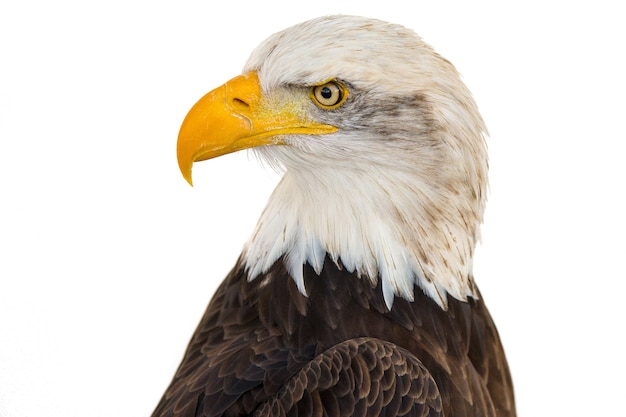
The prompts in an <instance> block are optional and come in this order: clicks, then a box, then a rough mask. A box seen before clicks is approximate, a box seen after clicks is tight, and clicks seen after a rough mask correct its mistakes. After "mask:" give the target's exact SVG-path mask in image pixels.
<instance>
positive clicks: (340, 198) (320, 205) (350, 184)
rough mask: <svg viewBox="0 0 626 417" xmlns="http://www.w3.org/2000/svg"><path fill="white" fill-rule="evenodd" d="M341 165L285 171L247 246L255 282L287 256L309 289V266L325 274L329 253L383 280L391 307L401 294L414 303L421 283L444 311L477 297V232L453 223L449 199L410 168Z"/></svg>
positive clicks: (246, 255)
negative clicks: (451, 304)
mask: <svg viewBox="0 0 626 417" xmlns="http://www.w3.org/2000/svg"><path fill="white" fill-rule="evenodd" d="M337 170H338V168H337V167H336V166H335V167H334V168H333V169H332V170H324V169H318V170H317V171H315V172H313V173H312V172H308V173H304V174H303V173H301V172H300V171H296V172H290V171H287V172H286V174H285V176H284V177H283V179H282V180H281V182H280V183H279V185H278V186H277V188H276V190H275V191H274V193H273V194H272V196H271V197H270V199H269V201H268V205H267V207H266V208H265V210H264V212H263V213H262V215H261V218H260V219H259V222H258V224H257V227H256V229H255V231H254V233H253V235H252V237H251V238H250V240H249V242H248V243H247V245H246V247H245V248H244V253H243V255H244V261H245V265H246V269H247V272H248V278H249V279H250V280H252V279H255V278H256V277H257V276H259V275H260V274H263V273H265V272H267V271H268V270H269V268H270V267H271V266H272V265H273V264H274V262H275V261H276V260H278V259H279V258H281V257H282V258H283V260H284V262H285V265H286V268H287V270H288V271H289V274H290V276H291V278H292V279H293V281H294V282H295V283H296V285H297V287H298V289H299V291H300V292H301V293H302V294H303V295H307V290H306V288H305V284H304V278H303V272H302V271H303V267H304V265H305V264H308V265H310V266H311V267H312V268H313V270H314V271H315V272H316V273H318V274H319V273H321V270H322V268H323V264H324V259H325V258H326V257H327V256H328V257H329V258H330V259H331V260H332V261H333V262H335V264H337V265H339V264H341V267H342V268H345V269H346V270H347V271H349V272H354V273H355V274H356V275H357V276H359V277H366V278H368V279H369V280H371V282H372V283H373V284H376V283H377V282H378V280H381V284H382V285H381V287H382V293H383V296H384V300H385V303H386V304H387V307H388V308H389V309H391V308H392V305H393V301H394V297H396V296H400V297H402V298H404V299H406V300H408V301H413V300H414V287H415V286H419V287H420V288H421V289H422V290H423V291H424V293H425V294H426V295H428V296H429V297H430V298H432V299H433V300H434V301H435V302H437V304H439V306H440V307H442V308H443V309H446V308H447V305H448V295H452V296H453V297H454V298H456V299H459V300H465V299H466V298H467V296H476V290H475V288H474V284H473V280H472V277H471V264H472V253H473V248H474V245H475V240H476V236H475V230H474V229H472V230H467V228H466V227H464V225H466V224H467V222H462V223H461V224H455V223H454V220H455V219H457V218H459V216H458V214H457V213H449V212H448V211H449V210H448V211H447V210H443V209H442V208H441V207H440V205H441V206H444V207H445V206H446V204H447V202H446V201H445V199H443V198H439V197H440V196H438V193H436V192H431V191H432V190H427V189H425V188H424V187H425V186H426V185H425V184H421V183H418V182H419V178H417V177H413V176H411V175H410V174H407V173H406V172H400V171H398V172H396V173H395V174H393V172H394V171H393V170H391V171H390V170H389V169H384V170H376V169H375V168H370V170H368V171H367V172H354V171H352V172H337ZM329 173H330V174H329ZM420 190H421V191H420ZM425 202H428V205H426V204H425ZM461 217H463V216H462V215H461ZM451 220H452V221H451ZM426 254H428V255H426Z"/></svg>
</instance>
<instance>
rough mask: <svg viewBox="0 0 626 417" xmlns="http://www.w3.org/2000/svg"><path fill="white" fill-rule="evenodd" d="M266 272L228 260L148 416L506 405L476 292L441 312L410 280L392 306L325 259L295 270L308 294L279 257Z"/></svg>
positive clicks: (461, 411)
mask: <svg viewBox="0 0 626 417" xmlns="http://www.w3.org/2000/svg"><path fill="white" fill-rule="evenodd" d="M266 274H267V275H266V276H264V277H263V278H262V279H257V280H253V281H248V280H247V277H246V273H245V271H244V266H243V262H241V261H240V262H239V263H238V264H237V266H236V267H235V268H234V269H233V271H232V272H231V273H230V275H229V276H228V277H227V278H226V280H225V281H224V283H223V284H222V285H221V286H220V288H219V289H218V291H217V293H216V294H215V296H214V298H213V300H212V301H211V303H210V304H209V307H208V309H207V311H206V313H205V315H204V317H203V319H202V321H201V322H200V324H199V326H198V328H197V330H196V332H195V334H194V336H193V338H192V340H191V342H190V344H189V347H188V349H187V352H186V354H185V357H184V359H183V361H182V363H181V365H180V367H179V369H178V371H177V372H176V375H175V376H174V379H173V381H172V383H171V385H170V387H169V388H168V389H167V391H166V392H165V394H164V395H163V398H162V399H161V402H160V403H159V405H158V406H157V408H156V410H155V412H154V414H153V417H172V416H180V417H187V416H203V417H217V416H242V415H252V414H255V415H257V416H266V415H273V416H274V415H276V416H279V415H289V416H295V415H298V416H303V415H306V416H313V415H331V416H340V415H341V416H344V415H345V416H347V415H350V416H354V417H362V416H374V415H390V416H396V415H411V416H422V415H424V416H439V415H445V416H483V417H487V416H500V417H508V416H514V415H515V411H514V399H513V394H512V388H511V379H510V375H509V372H508V367H507V363H506V359H505V356H504V352H503V350H502V346H501V344H500V340H499V338H498V333H497V330H496V328H495V326H494V324H493V322H492V320H491V317H490V316H489V313H488V312H487V309H486V308H485V305H484V303H483V302H482V301H481V300H478V299H473V298H470V299H469V300H468V301H467V302H462V301H458V300H455V299H452V300H450V304H449V305H448V310H447V311H444V310H442V309H441V308H440V307H439V306H438V305H437V303H435V302H434V301H433V300H432V299H430V298H429V297H428V296H426V295H425V294H424V293H423V292H422V291H421V290H420V289H419V288H416V289H415V292H414V302H409V301H407V300H404V299H400V300H397V302H396V303H395V304H394V306H393V309H392V310H391V311H390V310H389V309H388V308H387V306H386V304H385V301H384V299H383V296H382V288H381V285H382V284H381V283H380V282H378V283H377V284H376V285H373V284H372V282H371V281H370V280H368V279H363V278H359V277H357V276H356V274H355V273H354V272H348V271H346V270H345V269H339V268H338V267H337V265H336V263H335V262H334V261H333V260H332V259H330V258H329V257H326V258H325V261H324V264H323V268H322V270H321V273H320V274H319V275H318V274H317V272H316V271H315V270H314V268H313V267H312V266H310V265H305V267H304V268H303V275H304V282H305V286H306V289H307V291H308V294H309V296H308V297H305V296H303V295H302V294H301V293H300V291H299V290H298V289H297V287H296V285H295V282H294V281H293V280H292V279H291V278H289V276H288V273H287V268H286V265H285V263H284V262H283V260H282V259H280V260H278V261H277V262H276V263H275V264H274V265H272V267H271V268H270V270H269V271H268V272H267V273H266ZM262 282H264V284H263V285H262V284H261V283H262ZM400 393H402V395H399V394H400ZM335 412H337V414H335ZM274 413H276V414H274ZM324 413H326V414H324Z"/></svg>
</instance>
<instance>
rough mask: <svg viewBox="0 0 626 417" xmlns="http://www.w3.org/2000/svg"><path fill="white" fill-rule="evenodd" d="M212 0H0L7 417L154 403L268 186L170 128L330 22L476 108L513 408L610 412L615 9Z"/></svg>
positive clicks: (622, 207)
mask: <svg viewBox="0 0 626 417" xmlns="http://www.w3.org/2000/svg"><path fill="white" fill-rule="evenodd" d="M10 3H12V5H11V4H10ZM18 3H19V5H16V4H18ZM214 3H217V2H211V1H209V0H206V1H204V2H200V1H198V2H190V1H178V2H169V3H167V4H166V3H165V2H148V1H143V2H142V1H132V0H130V1H110V2H99V3H96V2H71V1H63V0H58V1H46V2H44V1H30V2H29V1H22V2H17V1H13V2H9V1H6V2H3V3H2V5H1V6H0V48H1V49H0V54H1V56H0V416H2V417H5V416H7V417H21V416H28V417H31V416H45V417H56V416H64V417H78V416H81V417H83V416H89V417H99V416H103V417H104V416H116V417H126V416H128V417H130V416H134V417H136V416H148V415H149V414H150V413H151V412H152V410H153V408H154V406H155V405H156V403H157V401H158V400H159V398H160V396H161V393H162V392H163V390H164V389H165V388H166V386H167V384H168V382H169V380H170V378H171V377H172V375H173V373H174V371H175V369H176V367H177V365H178V363H179V361H180V359H181V357H182V354H183V351H184V349H185V347H186V344H187V341H188V340H189V337H190V336H191V334H192V332H193V330H194V328H195V326H196V324H197V322H198V320H199V319H200V317H201V315H202V313H203V311H204V308H205V307H206V304H207V303H208V301H209V299H210V297H211V295H212V293H213V291H214V289H215V287H216V286H217V285H218V283H219V282H220V281H221V279H222V278H223V277H224V276H225V275H226V273H227V272H228V270H229V269H230V268H231V267H232V265H233V264H234V262H235V260H236V258H237V256H238V254H239V252H240V249H241V247H242V245H243V243H244V242H245V240H246V239H247V238H248V236H249V234H250V233H251V231H252V228H253V226H254V224H255V222H256V219H257V217H258V215H259V214H260V211H261V210H262V208H263V206H264V204H265V201H266V199H267V197H268V195H269V193H270V192H271V190H272V188H273V187H274V185H275V183H276V176H275V175H274V174H273V173H272V172H268V171H267V170H266V169H264V168H262V167H260V166H259V164H258V163H257V161H256V160H255V159H254V158H248V156H247V155H246V154H245V153H241V154H236V155H230V156H226V157H223V158H219V159H216V160H213V161H208V162H205V163H202V164H199V165H196V166H195V168H194V180H195V181H194V182H195V184H196V186H195V187H194V188H191V187H189V186H188V185H187V184H186V183H185V181H184V180H183V178H182V177H181V176H180V174H179V172H178V167H177V163H176V159H175V141H176V137H177V133H178V128H179V126H180V123H181V121H182V119H183V117H184V116H185V114H186V112H187V110H188V109H189V108H190V107H191V105H193V103H194V102H195V101H196V100H197V99H198V98H200V96H202V95H203V94H204V93H206V92H207V91H209V90H210V89H212V88H214V87H216V86H218V85H219V84H221V83H223V82H224V81H226V80H228V79H230V78H231V77H233V76H235V75H237V74H238V73H239V71H240V69H241V67H242V66H243V64H244V62H245V60H246V59H247V57H248V54H249V53H250V52H251V50H252V48H253V47H254V46H256V45H257V44H258V43H259V42H260V41H262V40H263V39H265V38H266V37H267V36H268V35H270V34H271V33H273V32H276V31H278V30H281V29H283V28H285V27H287V26H290V25H292V24H295V23H298V22H300V21H303V20H306V19H308V18H312V17H316V16H318V15H322V14H331V13H349V14H360V15H367V16H371V17H377V18H381V19H384V20H389V21H394V22H397V23H402V24H404V25H405V26H408V27H411V28H413V29H415V30H416V31H417V32H418V33H419V34H420V35H421V36H422V37H423V38H424V39H425V40H426V41H427V42H429V43H430V44H432V45H433V46H434V47H435V48H436V49H437V50H438V51H439V52H440V53H441V54H442V55H444V56H445V57H447V58H448V59H449V60H450V61H452V62H453V63H454V64H455V65H456V67H457V68H458V70H459V71H460V72H461V73H462V74H463V76H464V80H465V81H466V83H467V84H468V85H469V87H470V89H471V90H472V91H473V93H474V95H475V97H476V100H477V102H478V104H479V107H480V108H481V111H482V113H483V116H484V118H485V120H486V122H487V124H488V126H489V129H490V133H491V138H490V139H489V147H490V156H491V194H490V201H489V204H488V208H487V213H486V219H485V222H486V224H485V226H484V228H483V244H482V245H481V246H480V247H479V249H478V253H477V258H476V267H475V269H476V270H475V275H476V278H477V281H478V283H479V285H480V287H481V290H482V292H483V295H484V297H485V299H486V301H487V304H488V305H489V307H490V309H491V312H492V314H493V316H494V317H495V320H496V322H497V323H498V325H499V328H500V332H501V335H502V338H503V341H504V344H505V347H506V349H507V352H508V355H509V359H510V365H511V368H512V372H513V375H514V381H515V384H516V392H517V399H518V409H519V412H520V415H521V416H555V415H556V416H583V415H585V416H587V415H602V414H610V415H623V414H621V413H623V412H624V411H623V406H622V405H623V395H624V394H623V390H624V378H623V375H622V374H623V373H624V372H626V365H625V359H624V357H625V355H626V354H625V353H624V352H626V342H624V339H625V337H624V336H625V333H626V332H625V329H626V324H625V323H624V318H625V313H624V310H623V309H622V306H623V305H624V288H625V284H624V281H625V279H626V273H625V272H624V267H623V264H624V258H625V256H626V254H625V249H626V244H625V243H624V236H625V233H626V222H625V220H624V213H626V203H624V196H625V192H624V191H625V186H624V182H625V180H626V169H625V168H624V156H625V151H624V142H625V141H626V134H625V127H624V126H625V123H626V111H625V110H626V106H625V104H624V99H625V96H626V87H625V81H624V77H625V74H626V65H625V64H624V57H625V53H624V48H625V47H624V42H625V40H626V31H625V29H624V27H625V25H624V12H623V11H621V7H620V8H619V9H618V8H617V7H612V6H609V5H608V4H609V3H610V2H602V1H594V2H586V4H581V3H582V2H561V3H560V4H559V2H533V1H526V2H519V3H517V4H519V6H514V5H511V3H507V5H505V4H504V2H474V3H475V4H474V5H472V6H469V5H468V3H469V2H460V1H459V2H451V1H440V2H437V5H436V6H435V5H433V4H430V3H425V2H413V3H411V4H412V6H411V7H410V8H408V6H407V5H408V4H409V3H408V2H396V1H391V0H385V1H380V0H377V1H375V2H366V1H363V0H360V1H354V2H338V1H336V0H335V1H320V0H318V1H315V2H307V3H302V4H301V5H300V4H298V3H295V2H287V1H285V2H279V1H255V2H249V4H246V3H245V2H241V1H230V2H224V1H222V2H219V5H215V4H214ZM433 3H434V2H433ZM615 3H616V4H617V3H618V2H615Z"/></svg>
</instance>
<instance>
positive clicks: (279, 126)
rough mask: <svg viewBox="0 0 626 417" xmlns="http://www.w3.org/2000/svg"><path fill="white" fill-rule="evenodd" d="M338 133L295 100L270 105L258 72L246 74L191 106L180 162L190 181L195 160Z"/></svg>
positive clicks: (180, 142)
mask: <svg viewBox="0 0 626 417" xmlns="http://www.w3.org/2000/svg"><path fill="white" fill-rule="evenodd" d="M296 103H297V102H296ZM336 131H337V128H336V127H334V126H330V125H324V124H319V123H315V122H313V121H312V120H309V119H307V117H306V115H305V112H304V111H303V110H302V106H301V105H294V102H289V103H283V104H281V105H272V103H271V101H269V100H266V99H264V98H263V95H262V92H261V86H260V84H259V78H258V76H257V74H256V72H249V73H246V74H243V75H240V76H238V77H235V78H233V79H232V80H230V81H228V82H227V83H226V84H224V85H222V86H221V87H218V88H216V89H215V90H213V91H211V92H210V93H208V94H207V95H205V96H204V97H202V98H201V99H200V100H199V101H198V102H197V103H196V104H195V105H194V106H193V107H192V108H191V110H190V111H189V113H188V114H187V116H186V117H185V120H184V121H183V124H182V126H181V128H180V133H179V134H178V144H177V146H176V153H177V157H178V166H179V167H180V171H181V173H182V174H183V177H185V179H186V180H187V182H188V183H189V184H190V185H192V181H191V168H192V165H193V163H194V162H196V161H203V160H205V159H210V158H214V157H216V156H220V155H224V154H227V153H230V152H236V151H239V150H242V149H247V148H252V147H255V146H262V145H281V144H283V143H282V142H281V139H280V135H288V134H300V135H322V134H328V133H333V132H336Z"/></svg>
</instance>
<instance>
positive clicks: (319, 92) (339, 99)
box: [311, 81, 348, 109]
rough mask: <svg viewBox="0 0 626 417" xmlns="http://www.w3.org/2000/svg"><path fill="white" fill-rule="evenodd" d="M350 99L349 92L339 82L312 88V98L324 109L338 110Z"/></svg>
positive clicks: (329, 82)
mask: <svg viewBox="0 0 626 417" xmlns="http://www.w3.org/2000/svg"><path fill="white" fill-rule="evenodd" d="M346 97H348V90H347V89H346V87H344V85H343V84H341V83H339V82H337V81H328V82H326V83H324V84H321V85H316V86H313V87H312V88H311V98H312V99H313V101H314V102H315V104H317V105H318V106H319V107H321V108H323V109H336V108H337V107H339V106H341V105H342V104H343V102H344V101H345V99H346Z"/></svg>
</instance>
